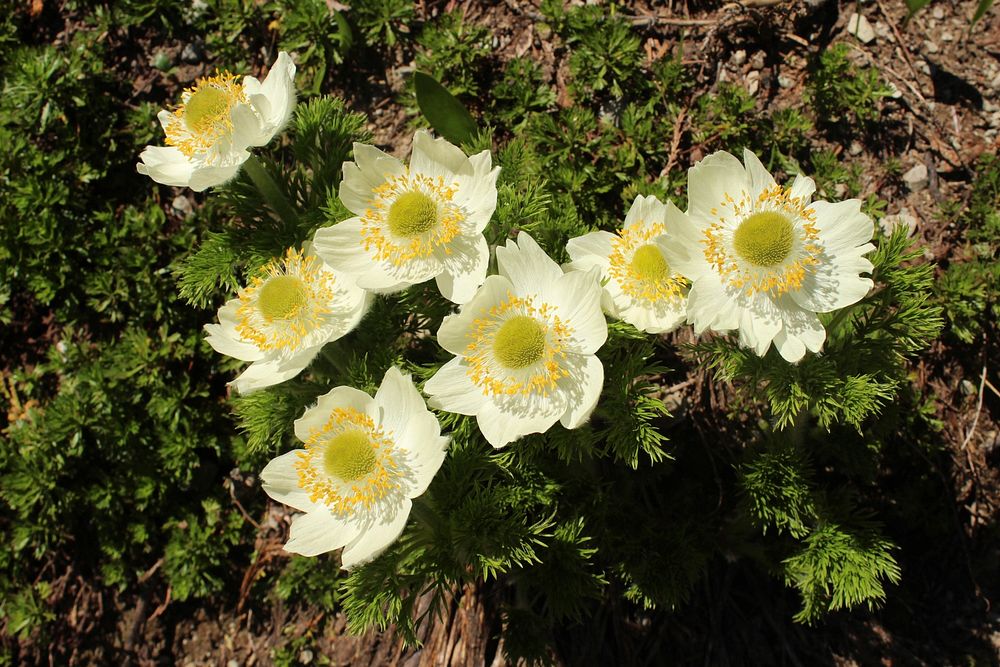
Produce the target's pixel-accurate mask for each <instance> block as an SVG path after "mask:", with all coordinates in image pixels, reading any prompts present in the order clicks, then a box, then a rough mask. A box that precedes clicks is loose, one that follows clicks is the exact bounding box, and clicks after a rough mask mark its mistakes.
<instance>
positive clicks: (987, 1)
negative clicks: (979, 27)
mask: <svg viewBox="0 0 1000 667" xmlns="http://www.w3.org/2000/svg"><path fill="white" fill-rule="evenodd" d="M992 6H993V0H979V4H978V5H976V13H975V14H973V15H972V25H976V23H978V22H979V19H981V18H983V16H985V15H986V12H988V11H990V7H992Z"/></svg>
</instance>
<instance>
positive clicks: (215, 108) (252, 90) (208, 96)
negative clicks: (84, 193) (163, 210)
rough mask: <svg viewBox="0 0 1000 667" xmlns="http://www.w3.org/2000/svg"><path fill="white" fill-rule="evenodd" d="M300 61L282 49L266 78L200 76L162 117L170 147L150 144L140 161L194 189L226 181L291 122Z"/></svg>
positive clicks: (166, 180) (143, 170)
mask: <svg viewBox="0 0 1000 667" xmlns="http://www.w3.org/2000/svg"><path fill="white" fill-rule="evenodd" d="M294 77H295V63H293V62H292V59H291V58H290V57H289V56H288V54H287V53H285V52H284V51H282V52H281V53H279V54H278V60H277V61H276V62H275V63H274V66H273V67H272V68H271V71H270V72H269V73H268V75H267V77H266V78H265V79H264V82H263V83H261V82H260V81H258V80H257V79H255V78H254V77H252V76H247V77H243V81H242V82H240V81H238V80H237V78H236V77H235V76H234V75H232V74H230V73H229V72H221V73H219V74H216V75H215V76H211V77H206V78H203V79H198V80H197V81H196V82H195V85H194V86H193V87H191V88H188V89H187V90H185V91H184V92H183V93H182V94H181V104H180V106H179V107H177V108H176V109H174V110H173V111H167V110H162V111H160V113H159V114H158V115H157V118H159V120H160V124H161V125H162V126H163V131H164V132H165V133H166V135H167V140H166V143H167V145H166V146H146V149H145V150H144V151H142V154H141V155H139V159H140V160H141V162H139V164H137V165H136V169H137V170H138V171H139V173H140V174H146V175H147V176H149V177H150V178H152V179H153V180H154V181H156V182H157V183H163V184H164V185H175V186H180V187H189V188H191V189H192V190H194V191H195V192H201V191H202V190H204V189H206V188H210V187H212V186H215V185H221V184H222V183H225V182H226V181H228V180H229V179H231V178H232V177H233V176H235V175H236V173H237V172H238V171H239V170H240V167H241V166H242V165H243V163H244V162H246V161H247V160H248V159H249V158H250V152H249V150H248V149H249V148H251V147H254V146H264V145H266V144H267V143H268V142H269V141H271V139H272V138H273V137H274V135H275V134H277V133H278V132H279V131H280V130H281V129H282V128H283V127H284V126H285V124H286V123H287V122H288V119H289V118H290V117H291V115H292V109H294V108H295V85H294V83H293V79H294Z"/></svg>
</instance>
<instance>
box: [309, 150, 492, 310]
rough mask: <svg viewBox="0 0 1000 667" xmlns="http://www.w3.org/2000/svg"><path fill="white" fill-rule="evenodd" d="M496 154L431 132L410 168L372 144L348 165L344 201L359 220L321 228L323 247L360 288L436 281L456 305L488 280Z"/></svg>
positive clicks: (380, 289)
mask: <svg viewBox="0 0 1000 667" xmlns="http://www.w3.org/2000/svg"><path fill="white" fill-rule="evenodd" d="M491 164H492V161H491V158H490V153H489V151H483V152H481V153H478V154H476V155H473V156H472V157H466V155H465V153H463V152H462V151H461V149H459V148H458V147H456V146H454V145H452V144H450V143H448V142H447V141H445V140H444V139H440V138H439V139H432V138H431V136H430V134H428V133H427V132H426V131H424V130H418V131H417V133H416V134H415V135H414V137H413V153H412V154H411V156H410V164H409V166H407V165H404V164H403V163H402V162H400V161H399V160H397V159H396V158H394V157H392V156H391V155H387V154H385V153H383V152H382V151H380V150H379V149H377V148H375V147H374V146H368V145H366V144H354V162H345V163H344V178H343V180H342V181H341V183H340V200H341V201H342V202H343V203H344V206H346V207H347V208H348V210H350V211H351V212H352V213H354V214H355V216H356V217H353V218H350V219H348V220H344V221H343V222H340V223H338V224H336V225H333V226H331V227H326V228H323V229H320V230H318V231H317V232H316V236H315V238H314V241H313V242H314V243H315V246H316V252H317V253H319V254H320V256H321V257H323V259H325V260H326V261H327V262H328V263H329V264H330V265H331V266H333V267H334V268H337V269H339V270H341V271H344V272H345V273H349V274H351V275H355V276H357V282H358V285H359V286H360V287H363V288H365V289H370V290H373V291H376V292H381V293H389V292H395V291H399V290H402V289H404V288H406V287H408V286H410V285H415V284H417V283H422V282H424V281H426V280H430V279H431V278H434V279H435V280H436V281H437V285H438V289H440V290H441V293H442V294H443V295H444V296H445V297H446V298H448V299H449V300H451V301H453V302H455V303H464V302H466V301H468V300H469V299H470V298H471V297H472V295H473V294H474V293H475V291H476V289H478V288H479V286H480V285H482V284H483V281H484V280H485V279H486V266H487V264H488V263H489V256H490V251H489V247H488V246H487V244H486V238H485V237H484V236H483V230H484V229H485V228H486V225H487V224H489V221H490V217H491V216H492V215H493V211H494V210H495V209H496V205H497V188H496V181H497V174H499V172H500V168H499V167H497V168H495V169H493V168H491Z"/></svg>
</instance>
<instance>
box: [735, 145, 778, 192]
mask: <svg viewBox="0 0 1000 667" xmlns="http://www.w3.org/2000/svg"><path fill="white" fill-rule="evenodd" d="M743 164H744V165H746V173H747V178H748V179H749V180H750V191H749V192H750V196H751V197H753V198H755V199H756V198H757V196H758V195H759V194H760V193H761V192H763V191H764V190H770V189H772V188H774V186H776V185H777V183H775V182H774V177H773V176H771V172H769V171H768V170H767V167H765V166H764V165H763V164H762V163H761V161H760V160H759V159H758V158H757V156H756V155H755V154H754V153H753V152H752V151H751V150H750V149H749V148H744V149H743ZM734 196H735V195H734Z"/></svg>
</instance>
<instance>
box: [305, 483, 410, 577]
mask: <svg viewBox="0 0 1000 667" xmlns="http://www.w3.org/2000/svg"><path fill="white" fill-rule="evenodd" d="M412 506H413V503H412V502H411V501H410V499H409V498H405V499H404V500H403V502H402V503H401V504H400V506H399V509H398V510H397V511H396V513H395V514H393V515H391V516H388V517H385V516H383V517H379V518H378V519H377V520H376V521H374V522H373V523H372V524H371V525H370V526H368V527H367V528H365V529H364V530H363V531H362V532H361V534H360V535H358V536H357V537H355V538H354V540H352V541H351V542H350V543H348V545H347V546H346V547H344V553H343V554H341V556H340V565H341V567H343V568H344V569H345V570H350V569H352V568H354V567H357V566H358V565H364V564H365V563H368V562H370V561H372V560H374V559H375V558H376V557H378V556H379V555H380V554H381V553H382V552H383V551H385V550H386V549H387V548H388V547H389V545H390V544H392V543H393V542H395V541H396V539H397V538H398V537H399V535H400V533H402V532H403V528H405V527H406V520H407V518H409V516H410V508H411V507H412ZM286 548H287V547H286Z"/></svg>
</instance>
